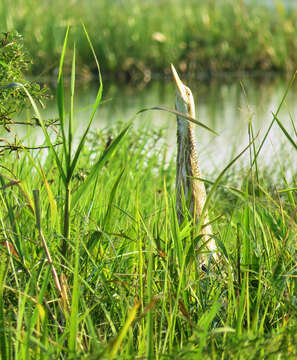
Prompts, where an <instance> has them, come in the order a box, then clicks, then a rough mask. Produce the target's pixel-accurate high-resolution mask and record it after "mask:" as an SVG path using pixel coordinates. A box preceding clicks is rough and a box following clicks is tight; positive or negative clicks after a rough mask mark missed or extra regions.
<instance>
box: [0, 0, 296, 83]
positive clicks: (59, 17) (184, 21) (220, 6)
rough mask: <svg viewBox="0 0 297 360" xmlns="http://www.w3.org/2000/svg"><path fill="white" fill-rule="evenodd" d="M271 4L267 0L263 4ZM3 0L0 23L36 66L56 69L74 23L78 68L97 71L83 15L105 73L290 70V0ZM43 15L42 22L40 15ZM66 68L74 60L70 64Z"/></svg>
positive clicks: (292, 24)
mask: <svg viewBox="0 0 297 360" xmlns="http://www.w3.org/2000/svg"><path fill="white" fill-rule="evenodd" d="M267 3H268V2H267ZM267 3H266V5H265V4H259V2H255V1H236V0H228V1H223V2H222V1H221V2H218V1H213V0H207V1H203V2H202V1H194V0H187V1H182V0H165V1H162V2H160V3H158V4H156V3H155V2H154V1H145V2H140V1H136V0H128V1H125V2H123V1H112V2H111V1H108V0H102V1H93V2H83V3H82V2H81V1H77V0H74V1H71V2H69V3H67V4H66V3H61V2H59V1H57V0H53V1H50V2H46V3H44V2H39V1H37V0H28V1H26V3H24V2H21V1H20V0H11V1H9V2H7V1H3V2H1V5H0V13H1V18H0V24H1V26H2V29H4V30H5V31H6V30H8V31H10V30H12V29H17V30H18V31H19V32H20V33H22V34H24V35H25V41H26V45H27V47H28V48H29V50H30V52H31V54H32V55H33V57H34V59H35V71H37V72H38V73H40V72H41V71H42V72H44V73H47V74H48V73H49V72H51V71H52V70H53V69H56V68H57V67H58V62H59V56H60V53H61V44H62V42H63V37H64V27H65V25H66V24H70V25H72V26H73V28H74V29H73V32H74V34H73V36H74V39H75V41H76V43H77V47H78V54H79V57H78V59H77V61H78V63H79V64H81V68H80V70H81V74H82V75H87V74H89V72H90V70H91V71H95V72H96V68H95V67H94V66H93V62H92V59H91V57H90V55H89V51H88V49H87V48H86V44H85V41H84V39H83V37H82V36H81V32H80V31H79V28H80V21H83V22H84V23H85V24H86V26H87V28H88V29H89V32H90V34H91V35H92V37H93V38H94V44H93V45H94V48H95V50H96V53H98V54H100V55H101V58H100V60H101V65H102V67H103V68H104V69H105V72H106V74H107V73H109V76H116V75H117V74H119V73H120V74H122V75H123V74H128V75H129V76H130V77H131V76H132V77H136V78H137V77H141V78H143V77H145V78H146V79H148V78H149V77H150V71H153V72H163V71H164V69H167V67H168V64H169V63H174V64H179V66H180V69H181V70H184V71H187V72H191V71H214V72H216V71H230V70H231V71H240V70H248V71H249V70H266V71H267V70H273V71H275V70H276V71H288V70H289V71H294V70H295V64H296V60H297V59H296V54H297V51H296V49H297V40H296V39H297V36H296V26H295V24H296V21H297V8H296V6H295V5H293V4H290V5H284V3H282V2H281V1H277V2H275V3H271V4H270V5H269V4H267ZM40 19H42V21H40ZM68 65H69V69H70V68H71V59H69V62H68Z"/></svg>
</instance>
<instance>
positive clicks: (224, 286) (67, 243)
mask: <svg viewBox="0 0 297 360" xmlns="http://www.w3.org/2000/svg"><path fill="white" fill-rule="evenodd" d="M64 33H65V29H64ZM82 33H83V32H82ZM84 36H85V42H86V46H88V51H89V52H90V54H91V55H92V56H93V60H92V61H93V62H94V63H95V64H96V58H95V60H94V53H93V54H92V51H90V47H92V45H91V42H90V40H89V38H88V35H87V34H86V33H85V34H84ZM6 40H7V39H6ZM9 40H10V41H9V42H8V43H10V42H11V43H14V48H13V49H14V50H17V49H19V55H21V53H22V51H21V48H19V47H18V40H17V38H16V39H15V38H11V39H9ZM15 41H16V42H15ZM66 49H68V50H69V44H67V37H66V41H65V42H64V46H63V45H62V56H61V62H60V66H59V72H58V81H57V94H56V100H57V107H58V113H59V118H58V119H57V121H55V122H54V123H53V122H47V121H45V120H44V119H43V118H42V116H41V115H40V112H39V106H38V105H37V102H38V101H40V100H41V99H43V98H44V96H45V94H44V93H43V92H40V89H39V88H36V87H35V86H33V85H32V84H28V83H26V82H25V81H24V80H23V79H22V76H21V69H22V67H20V68H19V70H20V73H18V74H11V76H12V77H11V79H13V82H10V81H11V80H9V79H7V84H6V85H5V86H3V87H2V88H1V90H5V96H6V103H5V104H3V103H2V105H3V108H5V106H6V107H7V106H8V103H14V101H15V99H17V101H19V102H20V103H21V104H23V105H22V106H28V104H25V101H29V104H30V106H31V107H32V108H33V111H34V123H32V122H31V119H30V121H28V124H27V126H28V127H29V128H30V129H31V126H32V125H35V126H38V127H39V129H40V128H41V129H42V132H43V134H44V137H45V140H44V143H42V144H35V147H37V148H36V149H34V150H32V146H33V145H34V144H32V141H31V138H30V134H32V130H30V131H28V137H27V138H26V139H25V141H23V142H21V141H19V142H18V141H17V139H16V138H15V139H14V142H9V141H7V140H6V141H5V140H3V138H1V153H0V154H1V157H0V229H1V232H0V260H1V261H0V355H1V359H66V358H67V359H136V358H144V359H163V358H180V359H215V358H221V359H255V358H257V359H268V358H269V359H270V358H271V359H274V358H277V359H287V358H295V357H296V356H297V353H296V345H295V344H296V342H297V337H296V334H297V327H296V324H297V304H296V294H297V293H296V285H297V283H296V279H297V277H296V271H297V269H296V233H297V217H296V206H297V205H296V204H297V193H296V189H297V187H296V186H297V182H296V176H294V172H295V171H296V166H295V164H296V161H295V160H294V159H296V151H297V145H296V137H297V132H296V128H295V125H294V121H292V123H291V125H290V126H286V127H284V125H283V123H282V121H281V119H280V118H279V117H278V116H279V110H280V108H281V107H282V104H283V102H284V100H285V97H286V93H285V94H284V96H283V99H282V100H281V102H280V104H279V109H278V110H277V112H276V113H275V114H274V115H273V116H272V119H271V126H270V127H269V128H268V130H267V133H266V134H262V135H261V137H258V139H255V136H256V134H254V131H253V126H252V122H247V123H249V125H248V129H247V131H248V133H249V140H250V143H249V144H245V145H247V147H246V148H245V149H244V148H242V149H238V155H242V154H243V152H245V154H249V157H250V166H249V167H247V168H245V169H240V168H239V167H237V168H234V165H236V164H237V161H238V159H237V157H235V158H234V160H232V161H231V162H230V163H229V164H225V167H224V170H223V171H221V172H220V173H219V172H214V173H212V174H208V175H207V181H206V185H207V190H208V194H209V195H208V196H209V200H210V201H209V202H207V204H208V205H207V206H208V211H209V217H210V221H211V222H212V226H213V230H214V234H215V240H216V243H217V247H218V253H219V258H218V260H217V261H216V260H215V259H214V258H213V256H212V254H210V253H209V254H207V255H208V256H207V259H208V260H207V262H206V264H205V267H204V268H203V269H201V268H200V267H199V266H198V263H197V257H198V255H199V254H201V253H205V252H206V249H205V247H203V245H202V243H201V237H199V236H197V237H195V236H193V234H195V233H196V230H197V224H193V222H192V221H191V219H187V218H185V220H184V222H183V224H181V225H180V226H179V224H178V221H177V216H176V210H175V160H174V158H172V159H170V160H169V161H168V159H166V156H167V147H166V144H164V142H163V141H162V132H160V131H158V132H155V131H154V130H151V129H143V131H139V130H137V131H135V130H133V126H132V125H133V121H127V122H126V123H122V124H117V125H115V126H114V128H110V129H107V130H105V131H100V132H92V131H90V128H89V126H90V125H91V123H92V120H93V116H94V114H95V112H96V111H97V110H98V111H100V102H101V98H102V82H101V76H100V73H99V78H98V93H97V97H96V100H95V102H94V104H93V105H92V106H91V108H92V109H93V110H92V112H91V115H90V116H89V117H88V118H86V121H85V124H84V130H83V132H82V134H81V136H79V137H78V138H76V137H75V133H74V130H73V129H74V119H75V115H76V114H75V105H74V99H75V78H76V76H75V74H76V68H77V64H76V60H77V58H76V51H75V49H74V48H72V49H73V50H72V54H73V56H72V62H71V85H70V89H69V91H66V92H65V89H64V85H63V75H62V74H63V69H64V65H65V64H63V59H64V58H65V57H64V55H65V54H66V53H67V51H68V50H66ZM70 49H71V47H70ZM14 54H15V51H12V52H11V53H10V55H11V57H12V60H13V59H14ZM22 58H23V57H22V56H21V59H22ZM7 61H8V59H6V62H7ZM2 63H4V61H3V59H2ZM6 65H7V64H6ZM15 65H17V63H15ZM13 70H15V66H12V67H11V71H12V72H13ZM97 70H98V67H97ZM293 80H294V79H293ZM293 80H292V81H293ZM291 85H292V83H290V84H289V86H288V91H290V86H291ZM32 86H33V87H32ZM33 90H34V91H35V93H34V91H33ZM9 91H11V94H12V96H9ZM32 91H33V96H31V94H30V93H31V92H32ZM65 98H68V101H66V102H67V103H68V104H69V107H65V101H64V100H65ZM25 119H26V118H25ZM132 120H133V119H132ZM8 121H9V122H8ZM1 125H3V131H5V132H7V131H13V132H15V134H17V126H18V125H17V124H16V123H14V122H13V117H12V116H11V119H10V120H7V119H6V118H5V117H2V118H1ZM272 126H278V127H279V128H280V130H281V131H282V133H283V135H284V137H285V139H286V140H287V142H288V145H289V146H290V149H291V152H290V156H291V157H292V161H291V166H292V168H291V169H282V165H281V164H278V163H273V165H272V164H271V165H270V168H266V169H264V168H263V167H262V166H261V163H260V162H259V154H261V149H262V144H263V143H265V141H266V139H267V134H268V133H269V131H270V129H271V127H272ZM201 131H202V130H201ZM3 142H4V144H3ZM25 143H26V144H27V145H30V147H26V146H25ZM39 145H41V146H42V147H47V148H46V149H44V148H38V146H39ZM283 156H287V155H285V154H284V155H283ZM290 170H291V171H290ZM238 172H239V173H240V176H238ZM272 173H273V175H274V176H273V179H275V180H274V182H272V180H271V179H272V177H271V174H272ZM287 173H290V175H291V176H290V178H288V177H287V175H286V174H287ZM235 179H236V180H235ZM238 179H240V180H238Z"/></svg>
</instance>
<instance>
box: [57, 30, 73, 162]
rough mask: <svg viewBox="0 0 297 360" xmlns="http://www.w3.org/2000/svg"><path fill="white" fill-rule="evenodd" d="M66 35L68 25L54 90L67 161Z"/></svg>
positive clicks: (68, 155) (66, 35) (67, 33)
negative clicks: (65, 103) (65, 102)
mask: <svg viewBox="0 0 297 360" xmlns="http://www.w3.org/2000/svg"><path fill="white" fill-rule="evenodd" d="M68 35H69V26H68V27H67V30H66V34H65V38H64V44H63V48H62V53H61V56H60V65H59V74H58V83H57V91H56V97H57V105H58V111H59V120H60V126H61V132H62V139H63V149H64V155H65V159H66V163H69V157H70V154H69V153H68V151H67V140H66V135H65V105H64V81H63V64H64V57H65V53H66V47H67V43H68Z"/></svg>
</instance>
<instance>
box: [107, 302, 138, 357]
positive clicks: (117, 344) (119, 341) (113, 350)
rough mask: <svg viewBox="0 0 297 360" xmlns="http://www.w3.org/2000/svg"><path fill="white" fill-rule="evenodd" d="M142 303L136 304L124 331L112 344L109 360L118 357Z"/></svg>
mask: <svg viewBox="0 0 297 360" xmlns="http://www.w3.org/2000/svg"><path fill="white" fill-rule="evenodd" d="M139 305H140V303H136V304H135V305H134V306H133V308H132V309H131V310H130V312H129V314H128V317H127V320H126V322H125V324H124V326H123V328H122V330H121V331H120V333H119V335H118V337H117V338H116V339H115V341H114V342H113V343H112V345H111V350H110V352H109V355H108V359H109V360H112V359H114V358H115V356H116V355H117V353H118V351H119V348H120V346H121V344H122V342H123V340H124V338H125V336H126V334H127V332H128V330H129V328H130V326H131V324H132V322H133V320H134V319H135V317H136V315H137V310H138V308H139Z"/></svg>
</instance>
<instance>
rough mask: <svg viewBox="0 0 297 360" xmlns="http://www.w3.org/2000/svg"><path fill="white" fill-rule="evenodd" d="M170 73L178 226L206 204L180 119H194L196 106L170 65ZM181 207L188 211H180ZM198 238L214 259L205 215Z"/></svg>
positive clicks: (191, 143) (187, 126)
mask: <svg viewBox="0 0 297 360" xmlns="http://www.w3.org/2000/svg"><path fill="white" fill-rule="evenodd" d="M171 72H172V75H173V79H174V82H175V85H176V88H177V90H176V97H175V109H176V111H177V112H178V114H177V159H176V212H177V218H178V222H179V224H181V223H182V222H183V220H184V218H185V212H186V213H187V212H188V213H189V214H190V215H191V217H192V219H193V221H194V223H197V222H198V221H199V217H200V216H201V214H202V210H203V207H204V204H205V201H206V191H205V186H204V182H203V181H201V180H199V178H201V171H200V165H199V161H198V152H197V145H196V141H195V133H194V124H193V123H192V122H190V121H189V120H187V119H186V118H183V117H182V114H185V115H186V116H190V117H191V118H193V119H195V102H194V97H193V94H192V92H191V90H190V88H189V87H187V86H186V85H184V84H183V82H182V81H181V79H180V77H179V75H178V73H177V71H176V69H175V67H174V66H173V65H172V64H171ZM183 203H185V204H186V206H187V209H184V208H183ZM203 225H204V226H203V227H202V229H201V234H203V240H204V241H207V248H208V250H209V251H211V252H213V255H214V257H215V258H216V244H215V241H214V239H213V238H212V237H211V235H213V232H212V226H211V225H210V224H209V219H208V214H207V212H206V213H205V217H204V221H203Z"/></svg>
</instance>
